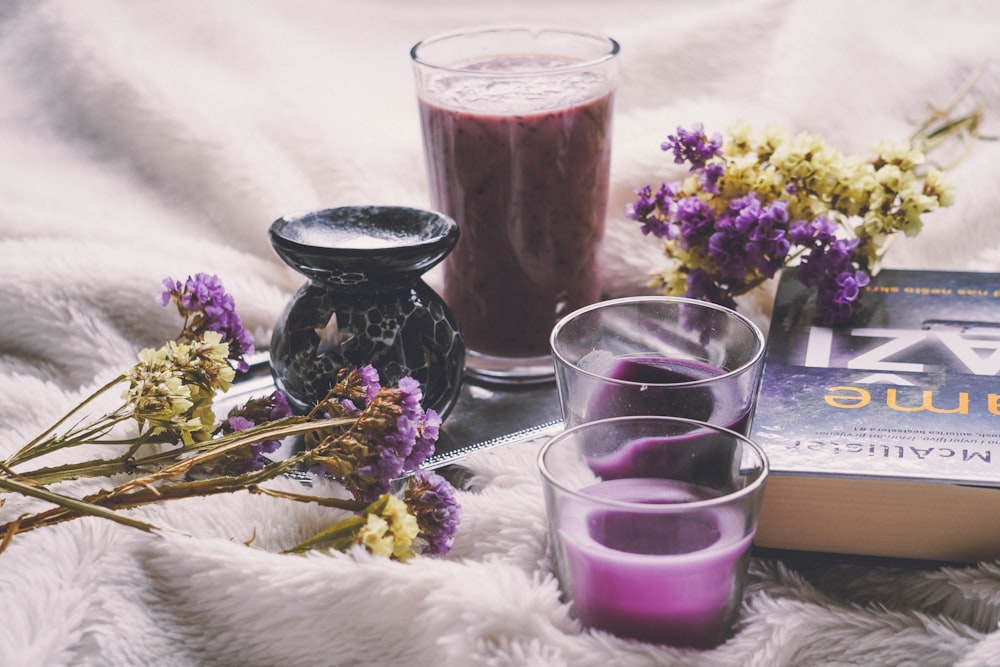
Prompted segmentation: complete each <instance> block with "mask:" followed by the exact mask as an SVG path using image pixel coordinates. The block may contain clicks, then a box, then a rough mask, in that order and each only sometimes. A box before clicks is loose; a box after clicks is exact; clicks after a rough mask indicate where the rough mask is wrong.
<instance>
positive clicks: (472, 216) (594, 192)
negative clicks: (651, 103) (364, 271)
mask: <svg viewBox="0 0 1000 667" xmlns="http://www.w3.org/2000/svg"><path fill="white" fill-rule="evenodd" d="M611 109H612V94H611V93H604V94H603V95H601V96H599V97H596V98H594V99H590V100H588V101H582V102H579V103H576V104H573V105H571V106H565V107H563V108H558V109H553V110H549V111H544V112H538V113H530V114H514V113H486V112H474V111H468V110H460V109H455V108H448V107H446V106H441V105H437V104H434V103H432V102H429V101H427V100H424V99H421V100H420V115H421V120H422V124H423V136H424V147H425V154H426V155H427V159H428V173H429V178H430V187H431V201H432V204H433V206H434V207H435V208H437V209H438V210H440V211H442V212H444V213H446V214H447V215H450V216H451V217H453V218H455V220H456V221H458V223H459V227H460V229H461V236H460V238H459V241H458V245H457V247H456V248H455V250H454V251H452V252H451V254H449V255H448V257H447V258H445V260H444V290H443V291H444V294H443V296H444V299H445V301H446V302H447V303H448V305H449V306H450V308H451V309H452V311H453V312H454V314H455V317H456V318H457V320H458V322H459V326H460V327H461V329H462V334H463V336H464V338H465V342H466V345H467V346H468V348H469V349H470V350H474V351H476V352H479V353H483V354H490V355H496V356H511V357H529V356H542V355H547V354H548V353H549V347H548V337H549V333H550V331H551V330H552V327H553V326H554V324H555V322H556V321H557V320H558V318H559V317H561V316H562V315H564V314H566V313H568V312H570V311H572V310H575V309H576V308H578V307H581V306H584V305H587V304H589V303H593V302H594V301H596V300H597V299H598V297H599V295H600V285H599V275H598V267H597V252H598V246H599V243H600V241H601V238H602V236H603V233H604V216H605V213H606V209H607V198H608V165H609V160H610V155H611V132H610V122H611Z"/></svg>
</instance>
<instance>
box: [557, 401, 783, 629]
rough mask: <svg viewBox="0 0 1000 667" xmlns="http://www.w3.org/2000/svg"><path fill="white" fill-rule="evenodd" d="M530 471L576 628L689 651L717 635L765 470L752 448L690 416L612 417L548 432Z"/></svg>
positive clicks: (737, 598)
mask: <svg viewBox="0 0 1000 667" xmlns="http://www.w3.org/2000/svg"><path fill="white" fill-rule="evenodd" d="M648 451H657V452H659V453H660V456H659V459H658V464H657V465H656V466H655V467H650V466H649V465H648V461H645V460H643V457H644V456H645V453H646V452H648ZM538 465H539V469H540V472H541V477H542V485H543V487H544V489H545V501H546V510H547V513H548V520H549V530H550V536H551V542H550V544H551V545H552V550H551V553H552V556H553V558H554V565H555V570H556V573H557V575H558V578H559V583H560V587H561V589H562V591H563V594H564V598H565V599H566V600H567V601H569V602H571V603H572V605H573V611H574V613H575V614H576V616H577V618H578V619H579V620H580V622H581V623H582V624H583V625H585V626H587V627H592V628H598V629H601V630H605V631H608V632H611V633H613V634H616V635H619V636H622V637H633V638H637V639H642V640H645V641H649V642H656V643H663V644H671V645H676V646H693V647H697V648H709V647H712V646H715V645H717V644H719V643H720V642H722V641H724V640H725V639H726V638H727V637H728V636H729V634H730V632H731V630H732V627H733V622H734V620H735V619H736V618H737V616H738V614H739V609H740V602H741V600H742V596H743V589H744V581H745V578H746V573H747V565H748V563H749V558H750V545H751V543H752V542H753V538H754V534H755V532H756V528H757V517H758V514H759V512H760V506H761V502H762V499H763V491H764V486H765V481H766V478H767V475H768V464H767V457H766V455H765V454H764V452H763V451H762V450H761V449H760V448H759V447H758V446H757V445H755V444H754V443H753V442H752V441H750V440H748V439H747V438H746V437H745V436H743V435H741V434H738V433H736V432H734V431H730V430H728V429H725V428H722V427H719V426H713V425H710V424H706V423H704V422H699V421H694V420H687V419H679V418H675V417H650V416H645V417H616V418H612V419H601V420H597V421H592V422H587V423H585V424H582V425H580V426H576V427H574V428H570V429H568V430H566V431H563V432H562V433H560V434H559V435H557V436H555V437H553V438H552V439H551V440H549V441H548V442H547V443H546V444H545V445H544V446H543V448H542V451H541V453H540V455H539V458H538Z"/></svg>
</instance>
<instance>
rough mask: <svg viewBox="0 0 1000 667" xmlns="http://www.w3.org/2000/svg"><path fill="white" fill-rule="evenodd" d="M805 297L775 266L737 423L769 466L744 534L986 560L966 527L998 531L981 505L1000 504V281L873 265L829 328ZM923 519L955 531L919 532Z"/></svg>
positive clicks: (849, 549) (785, 543)
mask: <svg viewBox="0 0 1000 667" xmlns="http://www.w3.org/2000/svg"><path fill="white" fill-rule="evenodd" d="M812 299H813V293H812V291H811V290H808V289H807V288H805V287H803V286H802V285H800V284H799V283H798V282H796V281H795V280H794V272H793V271H786V272H785V274H784V275H783V276H782V278H781V281H780V283H779V288H778V292H777V295H776V299H775V304H774V310H773V314H772V321H771V327H770V331H769V333H768V346H767V351H766V354H765V366H764V371H763V375H762V378H761V385H760V393H759V396H758V401H757V406H756V409H755V412H754V416H753V419H752V423H751V430H750V435H751V437H752V438H753V439H754V440H756V441H757V442H758V443H760V444H761V445H762V446H763V447H764V449H765V450H766V452H767V454H768V457H769V459H770V463H771V470H772V473H773V474H772V478H771V481H770V482H769V489H768V494H767V495H768V496H770V497H769V498H768V497H766V498H765V508H764V512H763V514H762V519H761V524H762V525H761V530H760V531H759V540H758V542H761V543H763V544H764V546H774V547H777V548H789V549H804V550H823V551H840V552H844V553H861V552H864V553H869V554H873V555H883V556H891V557H904V558H906V557H914V558H931V559H938V558H942V559H947V560H975V559H979V558H982V557H983V556H991V557H992V556H995V557H1000V541H998V540H997V538H994V537H992V535H991V536H983V537H979V536H977V535H976V533H977V532H982V531H986V530H989V531H991V533H995V534H998V535H1000V515H998V514H993V515H991V516H986V515H985V505H984V503H985V504H986V505H988V504H990V503H997V504H998V505H997V509H998V510H1000V492H997V490H996V489H997V488H998V487H1000V382H998V380H997V375H998V373H1000V276H998V275H996V274H990V273H971V272H948V271H927V270H923V271H920V270H883V271H881V272H880V273H879V274H878V275H877V276H876V278H875V279H873V281H872V283H871V284H870V285H869V286H868V287H867V288H865V290H864V293H863V295H862V300H861V307H860V308H859V309H858V311H857V312H856V314H855V317H854V318H853V319H852V321H851V323H850V324H849V325H847V326H840V327H836V328H830V327H824V326H821V325H820V324H819V323H818V322H817V320H816V319H815V317H814V305H813V300H812ZM897 482H898V483H899V484H895V485H893V484H894V483H897ZM986 490H989V493H986ZM771 491H774V493H773V494H772V493H771ZM960 496H962V497H960ZM904 497H906V498H908V500H907V501H906V503H901V502H900V499H901V498H904ZM793 503H795V504H797V505H798V506H797V507H789V505H790V504H793ZM941 503H948V504H950V508H949V507H945V508H942V507H939V505H940V504H941ZM963 503H965V505H963ZM810 513H811V514H810ZM949 514H951V516H949ZM934 520H939V521H950V522H951V523H952V524H955V525H952V526H950V527H948V529H949V530H951V531H952V533H954V532H956V531H961V532H962V533H963V534H961V535H952V534H951V533H949V535H950V536H949V537H947V539H946V538H945V537H943V536H942V535H939V534H933V533H932V531H933V528H932V527H931V526H932V524H933V521H934ZM817 522H823V523H825V524H826V525H824V526H818V525H814V524H815V523H817ZM831 522H833V523H834V524H836V523H838V522H840V525H839V526H836V528H837V529H839V530H840V531H841V533H842V535H841V536H839V537H837V536H833V535H830V534H829V533H830V532H831V528H832V526H831V525H830V523H831ZM824 533H826V535H825V536H823V535H822V534H824ZM964 533H968V534H967V535H966V534H964ZM817 535H819V536H820V537H822V539H819V538H818V537H817ZM893 540H895V542H893ZM942 540H943V541H945V542H947V540H951V543H945V544H943V545H942V544H937V545H927V546H926V547H925V546H924V545H923V544H922V542H931V541H936V542H941V541H942ZM866 541H867V542H866ZM873 541H874V542H877V543H878V544H872V542H873ZM959 541H961V544H959V543H958V542H959ZM859 542H860V544H859ZM974 542H978V544H974ZM994 551H995V554H994Z"/></svg>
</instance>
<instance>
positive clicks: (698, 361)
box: [460, 296, 764, 433]
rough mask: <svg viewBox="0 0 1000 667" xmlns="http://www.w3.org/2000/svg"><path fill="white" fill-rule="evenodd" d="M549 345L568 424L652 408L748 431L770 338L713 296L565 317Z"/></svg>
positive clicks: (641, 302) (634, 301)
mask: <svg viewBox="0 0 1000 667" xmlns="http://www.w3.org/2000/svg"><path fill="white" fill-rule="evenodd" d="M460 326H461V323H460ZM551 347H552V357H553V359H554V362H555V370H556V382H557V384H558V386H559V401H560V403H561V407H562V415H563V420H564V422H565V423H566V425H567V426H575V425H576V424H580V423H582V422H586V421H592V420H595V419H601V418H605V417H618V416H623V415H642V414H647V415H672V416H676V417H686V418H689V419H697V420H701V421H706V422H710V423H713V424H718V425H721V426H725V427H727V428H731V429H733V430H736V431H739V432H741V433H745V432H746V430H747V427H748V422H749V416H750V412H751V411H752V409H753V406H754V401H755V400H756V396H757V387H758V383H759V381H760V373H761V368H762V366H763V358H764V334H763V333H762V332H761V330H760V328H758V327H757V325H755V324H754V323H753V322H751V321H750V320H749V319H747V318H746V317H744V316H743V315H740V314H739V313H737V312H736V311H734V310H731V309H729V308H725V307H723V306H719V305H716V304H713V303H709V302H707V301H698V300H693V299H685V298H681V297H659V296H646V297H626V298H622V299H611V300H608V301H603V302H600V303H596V304H593V305H590V306H586V307H584V308H581V309H579V310H577V311H575V312H573V313H571V314H569V315H567V316H566V317H565V318H564V319H562V320H561V321H560V322H559V323H558V324H557V325H556V326H555V328H554V329H553V331H552V336H551Z"/></svg>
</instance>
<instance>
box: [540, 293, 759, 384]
mask: <svg viewBox="0 0 1000 667" xmlns="http://www.w3.org/2000/svg"><path fill="white" fill-rule="evenodd" d="M629 303H676V304H683V305H691V306H695V307H698V308H707V309H709V310H714V311H716V312H720V313H723V314H726V315H730V316H732V317H734V318H735V319H736V320H737V321H739V322H740V323H741V324H743V325H744V326H746V327H747V329H748V330H749V331H750V333H751V334H753V337H754V340H755V341H756V342H757V351H756V352H755V353H754V355H753V356H752V357H750V359H748V360H747V361H745V362H744V363H742V364H740V365H739V366H737V367H736V368H733V369H730V370H727V371H725V372H724V373H720V374H719V375H712V376H711V377H707V378H701V379H698V380H688V381H685V382H639V381H636V380H621V379H618V378H612V377H608V376H607V375H604V374H601V373H595V372H594V371H589V370H586V369H585V368H582V367H581V366H580V365H579V364H578V363H576V362H573V361H570V360H569V359H567V358H566V356H565V354H563V353H562V352H561V351H560V350H559V348H558V346H557V345H556V339H557V338H558V336H559V333H560V332H561V331H562V330H563V329H564V328H566V327H567V326H569V324H570V323H571V322H572V321H574V320H576V319H577V318H579V317H580V316H582V315H586V314H587V313H589V312H591V311H594V310H599V309H601V308H606V307H608V306H618V305H624V304H629ZM765 343H766V339H765V338H764V332H763V331H761V329H760V327H758V326H757V325H756V324H754V323H753V321H752V320H751V319H750V318H748V317H747V316H746V315H743V314H742V313H738V312H737V311H735V310H733V309H732V308H726V307H725V306H720V305H719V304H717V303H712V302H711V301H703V300H701V299H691V298H688V297H683V296H626V297H619V298H616V299H605V300H604V301H598V302H596V303H592V304H590V305H587V306H583V307H582V308H578V309H577V310H574V311H573V312H571V313H569V314H567V315H566V316H564V317H563V318H561V319H560V320H559V321H558V322H556V324H555V326H554V327H552V333H551V334H549V347H550V348H551V350H552V356H554V357H555V358H556V359H557V360H558V361H560V362H561V363H563V364H565V365H566V366H569V367H570V368H572V369H573V370H575V371H577V372H578V373H580V374H582V375H587V376H589V377H591V378H595V379H598V380H601V381H602V382H605V383H607V384H611V385H619V386H625V387H677V388H680V389H684V388H687V387H698V386H702V385H708V384H713V383H716V382H720V381H723V380H727V379H729V378H732V377H734V376H736V375H741V374H743V373H746V372H747V371H748V370H749V369H751V368H752V367H753V366H755V365H756V364H757V363H758V362H759V361H760V359H761V358H762V357H763V356H764V349H765Z"/></svg>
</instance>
